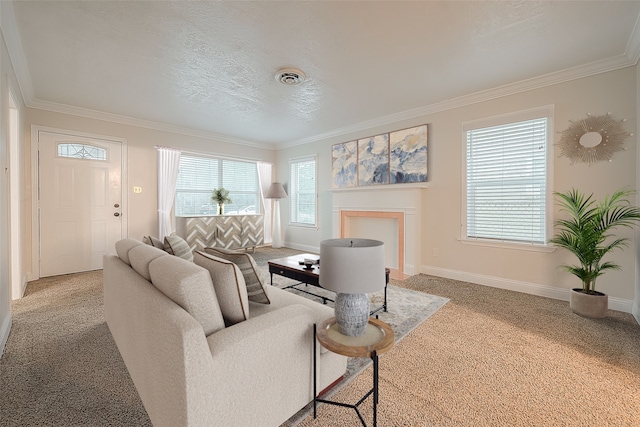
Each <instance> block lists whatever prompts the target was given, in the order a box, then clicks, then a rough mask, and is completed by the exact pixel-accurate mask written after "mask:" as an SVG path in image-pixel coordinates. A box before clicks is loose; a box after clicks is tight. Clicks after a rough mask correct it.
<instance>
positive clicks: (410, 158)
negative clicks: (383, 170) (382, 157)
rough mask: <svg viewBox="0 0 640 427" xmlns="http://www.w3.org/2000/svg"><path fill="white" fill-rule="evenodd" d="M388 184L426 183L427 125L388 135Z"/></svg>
mask: <svg viewBox="0 0 640 427" xmlns="http://www.w3.org/2000/svg"><path fill="white" fill-rule="evenodd" d="M389 175H390V176H389V182H390V183H391V184H401V183H409V182H426V181H427V125H422V126H416V127H413V128H409V129H404V130H399V131H396V132H391V133H390V134H389Z"/></svg>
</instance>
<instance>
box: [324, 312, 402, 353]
mask: <svg viewBox="0 0 640 427" xmlns="http://www.w3.org/2000/svg"><path fill="white" fill-rule="evenodd" d="M337 326H338V325H337V324H336V318H335V317H331V318H329V319H327V320H325V321H323V322H322V323H320V324H319V325H318V326H317V329H316V336H317V338H318V341H319V342H320V344H322V346H323V347H325V348H326V349H327V350H330V351H332V352H334V353H337V354H341V355H343V356H348V357H371V356H372V355H373V352H374V351H375V352H376V354H377V355H380V354H382V353H385V352H387V351H389V349H391V347H393V344H394V342H395V334H394V333H393V329H391V326H389V325H388V324H387V323H385V322H383V321H382V320H379V319H375V318H373V317H370V318H369V324H368V325H367V329H366V330H365V333H364V334H363V335H362V336H359V337H349V336H347V335H343V334H341V333H340V332H339V331H338V327H337Z"/></svg>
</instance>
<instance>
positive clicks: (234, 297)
mask: <svg viewBox="0 0 640 427" xmlns="http://www.w3.org/2000/svg"><path fill="white" fill-rule="evenodd" d="M193 262H194V263H195V264H196V265H199V266H201V267H204V268H206V269H207V270H208V271H209V274H211V281H212V282H213V287H214V289H215V290H216V297H217V298H218V304H220V311H222V317H224V320H225V323H226V324H227V326H229V325H234V324H236V323H239V322H242V321H243V320H247V319H248V318H249V298H248V296H247V285H246V284H245V283H244V277H242V273H241V272H240V269H239V268H238V266H236V265H235V264H234V263H232V262H231V261H227V260H226V259H222V258H218V257H215V256H213V255H210V254H207V253H205V252H201V251H196V252H194V254H193Z"/></svg>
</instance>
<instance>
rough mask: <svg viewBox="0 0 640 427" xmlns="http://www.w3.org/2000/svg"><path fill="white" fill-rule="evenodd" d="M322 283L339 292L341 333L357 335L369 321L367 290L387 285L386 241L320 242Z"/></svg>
mask: <svg viewBox="0 0 640 427" xmlns="http://www.w3.org/2000/svg"><path fill="white" fill-rule="evenodd" d="M319 272H320V286H322V287H323V288H325V289H329V290H331V291H334V292H336V293H337V295H336V301H335V315H336V324H337V325H338V330H339V331H340V333H341V334H343V335H347V336H351V337H357V336H360V335H362V334H363V333H364V331H365V328H366V327H367V323H369V297H368V296H367V293H371V292H376V291H379V290H381V289H383V288H384V285H385V270H384V243H383V242H381V241H379V240H371V239H358V238H346V239H328V240H323V241H321V242H320V270H319Z"/></svg>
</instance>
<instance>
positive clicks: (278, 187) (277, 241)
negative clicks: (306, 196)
mask: <svg viewBox="0 0 640 427" xmlns="http://www.w3.org/2000/svg"><path fill="white" fill-rule="evenodd" d="M265 198H266V199H274V204H273V233H272V234H273V236H272V242H271V247H273V248H276V249H277V248H281V247H282V231H281V230H280V199H286V198H287V192H286V191H284V187H283V186H282V183H280V182H274V183H272V184H271V187H269V191H267V195H266V196H265Z"/></svg>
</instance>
